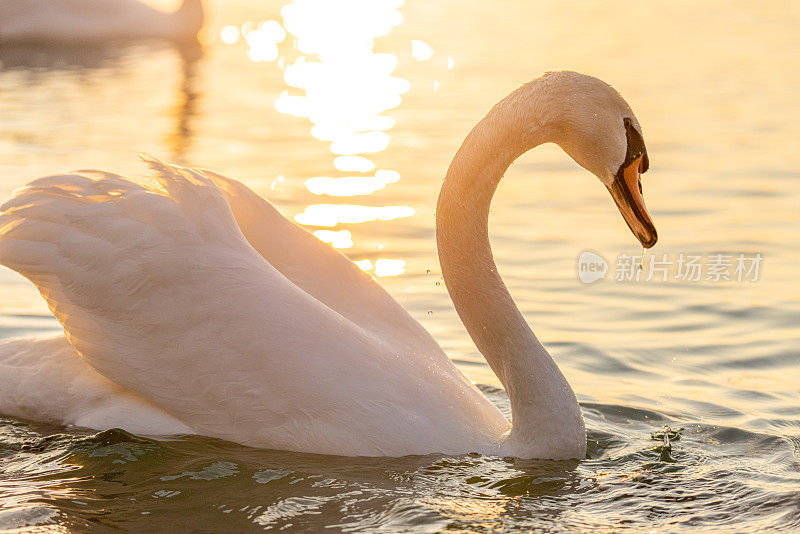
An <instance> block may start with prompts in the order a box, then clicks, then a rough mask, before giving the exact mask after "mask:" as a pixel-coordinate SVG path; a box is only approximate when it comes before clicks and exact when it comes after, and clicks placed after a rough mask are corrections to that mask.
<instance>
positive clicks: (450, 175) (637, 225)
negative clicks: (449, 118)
mask: <svg viewBox="0 0 800 534" xmlns="http://www.w3.org/2000/svg"><path fill="white" fill-rule="evenodd" d="M545 142H555V143H558V144H559V145H560V146H561V147H562V148H563V149H564V150H565V151H566V152H567V153H568V154H570V155H571V156H572V157H573V158H574V159H575V160H576V161H577V162H578V163H580V164H581V165H582V166H583V167H585V168H586V169H588V170H590V171H591V172H592V173H594V174H595V175H596V176H597V177H598V178H599V179H600V180H601V182H603V183H604V184H605V185H606V186H607V187H608V189H609V190H610V191H611V194H612V195H613V197H614V199H615V200H616V202H617V205H618V206H619V209H620V210H621V211H622V214H623V215H624V217H625V220H626V221H627V222H628V224H629V226H630V227H631V229H632V230H633V232H634V233H635V234H636V236H637V237H638V238H639V240H640V241H641V242H642V244H643V245H644V246H646V247H649V246H652V245H653V244H654V243H655V241H656V233H655V228H654V227H653V224H652V221H651V220H650V217H649V215H648V213H647V211H646V208H645V206H644V202H643V200H642V196H641V191H640V182H639V173H640V171H641V172H643V171H644V170H646V168H647V156H646V153H645V147H644V142H643V140H642V134H641V129H640V127H639V124H638V122H637V120H636V118H635V117H634V115H633V112H632V111H631V109H630V108H629V107H628V105H627V104H626V103H625V101H624V100H623V99H622V97H621V96H620V95H619V94H618V93H617V92H616V91H614V90H613V89H612V88H611V87H610V86H608V85H607V84H605V83H604V82H602V81H600V80H598V79H596V78H592V77H589V76H585V75H581V74H576V73H573V72H559V73H548V74H546V75H544V76H542V77H541V78H538V79H536V80H534V81H532V82H530V83H528V84H526V85H524V86H521V87H520V88H518V89H517V90H516V91H514V92H513V93H511V94H510V95H509V96H508V97H506V98H505V99H503V100H502V101H501V102H500V103H498V104H497V105H496V106H495V107H494V108H493V109H492V110H491V111H490V112H489V114H488V115H487V116H486V117H485V118H484V119H483V120H482V121H480V122H479V123H478V125H477V126H476V127H475V128H474V129H473V130H472V132H470V134H469V135H468V136H467V138H466V140H465V141H464V143H463V145H462V146H461V148H460V150H459V151H458V153H457V154H456V156H455V158H454V159H453V162H452V164H451V165H450V168H449V170H448V172H447V177H446V178H445V180H444V185H443V186H442V191H441V195H440V197H439V202H438V206H437V232H436V236H437V241H438V245H439V256H440V260H441V265H442V272H443V275H444V279H445V282H446V285H447V288H448V290H449V292H450V295H451V297H452V298H453V302H454V303H455V306H456V309H457V310H458V313H459V315H460V316H461V318H462V320H463V321H464V324H465V325H466V327H467V330H468V331H469V333H470V335H471V336H472V338H473V339H474V340H475V342H476V344H477V346H478V348H479V349H480V351H481V353H482V354H483V355H484V356H485V357H486V360H487V361H488V362H489V365H490V366H491V368H492V369H493V370H494V372H495V373H496V374H497V376H498V377H499V379H500V381H501V382H502V383H503V385H504V386H505V388H506V390H507V392H508V395H509V398H510V400H511V407H512V411H513V423H514V424H513V426H511V425H509V423H508V421H507V420H506V418H505V417H504V416H503V415H502V414H501V413H500V412H499V411H498V409H497V408H496V407H495V406H494V405H493V404H492V403H491V402H490V401H489V400H488V399H487V398H486V397H485V396H483V395H482V394H481V392H480V391H479V390H478V389H476V388H475V387H474V386H473V385H472V384H471V383H470V382H469V381H468V380H466V379H465V378H464V376H462V374H461V373H460V372H459V371H458V370H457V369H456V367H455V366H454V365H453V363H452V362H451V361H450V360H449V359H448V358H447V356H446V355H445V354H444V352H443V351H442V349H441V348H440V347H439V345H438V344H437V343H436V342H435V341H434V340H433V338H432V337H431V336H430V334H428V332H427V331H426V330H425V329H424V328H423V327H422V326H421V325H420V324H419V323H418V322H416V321H415V320H414V319H413V318H412V317H411V316H410V315H409V314H408V313H407V312H406V311H405V310H404V309H403V308H402V307H401V306H400V305H399V304H398V303H397V302H396V301H395V300H393V299H392V297H391V296H389V294H388V293H386V292H385V291H384V290H383V289H382V288H381V287H380V286H379V285H378V284H377V283H376V282H375V280H373V279H372V278H371V277H370V276H368V275H367V274H365V273H364V272H362V271H361V270H360V269H359V268H358V267H356V266H355V265H354V264H353V263H352V262H351V261H350V260H348V259H347V258H346V257H345V256H343V255H342V254H340V253H339V252H337V251H335V250H334V249H332V248H330V247H329V246H328V245H325V244H323V243H322V242H320V241H318V240H317V239H316V238H315V237H314V236H313V235H311V234H309V233H308V232H306V231H305V230H303V229H301V228H300V227H298V226H296V225H295V224H294V223H292V222H291V221H289V220H287V219H286V218H284V217H283V216H282V215H281V214H280V213H279V212H278V211H277V210H276V209H275V208H274V207H273V206H272V205H270V204H269V203H268V202H267V201H265V200H264V199H262V198H261V197H259V196H258V195H256V194H255V193H254V192H253V191H251V190H250V189H248V188H247V187H245V186H244V185H242V184H241V183H239V182H237V181H234V180H231V179H229V178H225V177H223V176H220V175H218V174H215V173H213V172H209V171H201V170H192V169H183V168H180V167H174V166H170V165H165V164H162V163H160V162H157V161H153V160H149V163H150V166H151V167H152V168H153V169H154V171H155V173H156V176H155V178H156V180H157V182H158V183H153V184H147V185H144V184H137V183H134V182H132V181H129V180H128V179H126V178H123V177H121V176H118V175H115V174H110V173H106V172H100V171H80V172H77V173H74V174H67V175H63V176H50V177H47V178H40V179H38V180H36V181H34V182H32V183H30V184H29V185H28V186H27V187H26V188H24V189H22V190H20V191H18V192H17V193H16V195H15V196H14V198H13V199H12V200H10V201H8V202H7V203H6V204H5V205H4V206H3V208H2V209H3V211H4V212H5V213H4V214H3V215H2V216H0V263H3V264H5V265H7V266H8V267H10V268H12V269H14V270H16V271H18V272H20V273H21V274H23V275H24V276H26V277H27V278H29V279H30V280H31V281H32V282H33V283H34V284H36V286H37V288H38V289H39V291H40V292H41V294H42V295H43V296H44V298H45V299H46V300H47V303H48V304H49V306H50V308H51V309H52V310H53V313H54V314H55V316H56V318H57V319H58V320H59V321H60V322H61V324H62V325H63V327H64V331H65V333H66V341H65V340H64V339H63V338H57V339H51V340H39V341H31V340H21V341H15V342H11V343H6V344H5V345H4V346H2V348H0V384H1V385H2V387H0V413H5V414H8V415H12V416H17V417H25V418H32V419H47V420H50V421H55V422H59V423H72V424H79V425H84V426H89V427H94V428H98V429H99V428H108V427H112V426H119V427H124V428H127V429H129V430H131V431H134V432H142V433H156V434H158V433H170V432H194V433H199V434H205V435H209V436H215V437H218V438H224V439H227V440H231V441H236V442H240V443H243V444H246V445H252V446H257V447H266V448H275V449H287V450H297V451H305V452H314V453H327V454H338V455H389V456H401V455H407V454H423V453H434V452H438V453H453V454H455V453H467V452H480V453H486V454H501V455H512V456H518V457H535V458H553V459H561V458H582V457H584V456H585V450H586V436H585V431H584V425H583V418H582V416H581V411H580V407H579V405H578V403H577V401H576V398H575V395H574V393H573V392H572V389H571V388H570V386H569V384H568V383H567V381H566V379H565V378H564V376H563V375H562V374H561V372H560V371H559V369H558V367H557V366H556V364H555V362H554V361H553V359H552V358H551V357H550V355H549V354H548V353H547V351H546V350H545V349H544V347H542V345H541V344H540V343H539V341H538V340H537V339H536V337H535V336H534V334H533V332H532V331H531V330H530V328H529V327H528V325H527V324H526V322H525V320H524V318H523V317H522V315H521V314H520V312H519V310H518V309H517V307H516V306H515V305H514V302H513V300H512V299H511V296H510V295H509V293H508V291H507V290H506V287H505V286H504V285H503V282H502V281H501V279H500V276H499V275H498V273H497V269H496V267H495V264H494V261H493V258H492V252H491V249H490V246H489V238H488V231H487V220H488V213H489V203H490V201H491V198H492V195H493V193H494V190H495V188H496V186H497V184H498V182H499V180H500V178H501V177H502V175H503V173H504V172H505V170H506V168H507V167H508V166H509V164H510V163H511V162H512V161H513V160H514V159H516V158H517V157H518V156H519V155H520V154H522V153H523V152H525V151H527V150H528V149H530V148H531V147H534V146H537V145H539V144H541V143H545ZM73 347H74V349H73ZM75 351H77V354H79V355H80V356H78V355H77V354H76V352H75Z"/></svg>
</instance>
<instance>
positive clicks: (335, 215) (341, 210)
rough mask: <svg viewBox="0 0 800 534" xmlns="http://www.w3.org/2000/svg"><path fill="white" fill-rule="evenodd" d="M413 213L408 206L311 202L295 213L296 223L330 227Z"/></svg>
mask: <svg viewBox="0 0 800 534" xmlns="http://www.w3.org/2000/svg"><path fill="white" fill-rule="evenodd" d="M412 215H414V208H412V207H410V206H378V207H372V206H358V205H354V204H339V205H336V204H313V205H311V206H308V207H307V208H306V209H305V211H303V212H302V213H298V214H297V215H295V217H294V220H295V222H297V223H300V224H305V225H308V226H324V227H329V228H332V227H334V226H336V225H337V224H340V223H346V224H358V223H363V222H369V221H391V220H393V219H401V218H404V217H411V216H412Z"/></svg>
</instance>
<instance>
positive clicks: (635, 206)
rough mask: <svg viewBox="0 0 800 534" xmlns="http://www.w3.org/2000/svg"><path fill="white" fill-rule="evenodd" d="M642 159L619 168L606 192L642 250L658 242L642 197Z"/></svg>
mask: <svg viewBox="0 0 800 534" xmlns="http://www.w3.org/2000/svg"><path fill="white" fill-rule="evenodd" d="M642 158H643V156H639V157H638V158H636V159H634V160H633V161H631V162H630V164H629V165H628V166H627V167H624V168H621V169H620V170H619V173H617V176H616V177H615V178H614V183H613V184H611V187H609V188H608V190H609V191H610V192H611V196H612V197H613V198H614V202H616V203H617V208H619V212H620V213H621V214H622V217H623V218H624V219H625V222H626V223H628V228H630V229H631V232H633V235H635V236H636V239H638V240H639V242H640V243H641V244H642V246H643V247H644V248H650V247H652V246H653V245H655V244H656V241H658V234H657V233H656V227H655V225H654V224H653V220H652V219H651V218H650V213H648V211H647V206H645V205H644V197H642V181H641V173H642Z"/></svg>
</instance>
